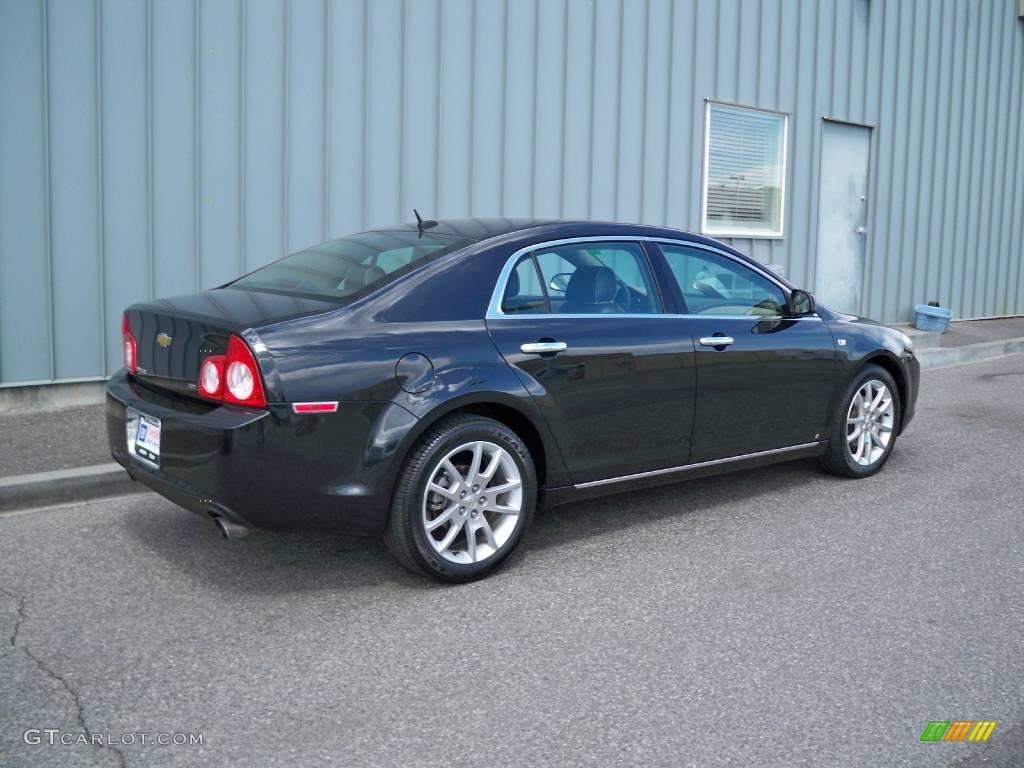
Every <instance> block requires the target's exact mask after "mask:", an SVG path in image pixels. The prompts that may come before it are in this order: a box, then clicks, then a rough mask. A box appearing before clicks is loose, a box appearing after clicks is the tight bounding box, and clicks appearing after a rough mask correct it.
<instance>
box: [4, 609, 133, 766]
mask: <svg viewBox="0 0 1024 768" xmlns="http://www.w3.org/2000/svg"><path fill="white" fill-rule="evenodd" d="M0 592H2V593H3V594H5V595H7V596H8V597H10V598H11V599H13V600H17V602H18V608H17V614H18V620H17V621H16V622H15V624H14V630H13V631H12V632H11V637H10V643H11V647H12V648H19V647H20V648H21V650H22V651H23V652H24V653H25V655H26V656H28V658H29V659H31V660H32V663H34V664H35V665H36V667H38V668H39V670H40V671H41V672H42V673H43V674H44V675H46V676H47V677H49V678H50V679H51V680H54V681H56V682H57V683H59V684H60V686H61V687H62V688H63V689H64V690H65V691H67V694H68V696H70V697H71V701H72V703H73V704H74V705H75V720H76V721H77V723H78V726H79V727H80V728H81V729H82V733H84V734H85V735H86V737H87V738H88V739H89V744H90V745H91V746H96V747H100V748H101V749H107V750H110V751H111V752H113V753H114V754H115V755H116V756H117V762H118V765H119V766H120V768H127V766H128V763H127V761H126V759H125V755H124V752H122V751H121V750H120V749H119V748H118V747H116V746H114V745H113V744H102V743H101V744H95V743H94V742H93V732H92V730H90V728H89V726H88V725H86V723H85V707H84V706H83V704H82V699H81V697H80V696H79V695H78V692H77V691H76V690H75V689H74V688H73V687H72V686H71V683H69V682H68V681H67V679H66V678H65V677H64V676H63V675H61V674H59V673H58V672H57V671H56V670H54V669H52V668H51V667H50V666H49V665H47V664H46V662H44V661H43V660H42V659H40V658H39V657H38V656H36V655H35V654H34V653H33V652H32V651H31V649H30V648H29V647H28V646H27V645H24V644H22V645H21V646H19V645H18V644H17V640H18V632H19V630H20V629H21V625H22V623H23V622H25V621H26V620H27V619H28V614H27V613H26V612H25V602H26V597H25V596H24V595H16V594H14V593H13V592H8V591H7V590H6V589H0Z"/></svg>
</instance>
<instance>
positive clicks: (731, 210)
mask: <svg viewBox="0 0 1024 768" xmlns="http://www.w3.org/2000/svg"><path fill="white" fill-rule="evenodd" d="M704 144H705V146H704V197H703V199H704V209H703V222H702V231H703V232H706V233H707V234H711V235H730V236H733V237H782V212H783V196H784V194H785V178H786V167H785V166H786V116H785V115H782V114H779V113H777V112H766V111H763V110H759V109H750V108H747V107H736V106H732V105H727V104H716V103H714V102H708V103H707V113H706V115H705V136H704Z"/></svg>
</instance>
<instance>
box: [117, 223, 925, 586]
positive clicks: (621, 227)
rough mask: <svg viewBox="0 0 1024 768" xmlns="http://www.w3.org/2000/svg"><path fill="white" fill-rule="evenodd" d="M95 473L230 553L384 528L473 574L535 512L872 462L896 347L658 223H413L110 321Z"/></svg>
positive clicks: (896, 379)
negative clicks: (696, 481) (237, 542)
mask: <svg viewBox="0 0 1024 768" xmlns="http://www.w3.org/2000/svg"><path fill="white" fill-rule="evenodd" d="M123 331H124V355H125V368H124V369H123V370H121V371H119V372H118V373H117V374H116V375H115V376H114V377H113V378H112V379H111V380H110V383H109V385H108V387H107V426H108V434H109V439H110V447H111V451H112V454H113V456H114V458H115V459H116V460H117V461H118V462H120V463H121V464H122V465H123V466H124V467H125V469H127V471H128V473H129V474H130V475H131V476H132V477H133V478H135V479H136V480H139V481H141V482H143V483H145V484H146V485H148V486H149V487H151V488H153V489H154V490H156V491H157V492H158V493H161V494H163V495H164V496H166V497H167V498H169V499H171V500H173V501H175V502H176V503H178V504H180V505H181V506H183V507H185V508H187V509H190V510H192V511H194V512H197V513H199V514H200V515H203V516H205V517H208V518H210V519H212V520H213V521H214V522H215V523H216V524H217V526H218V527H219V528H220V530H221V532H222V533H223V534H224V535H225V536H228V537H232V536H236V535H241V534H243V533H245V532H246V531H247V530H248V529H250V528H254V527H258V528H268V529H297V528H304V529H320V530H345V531H349V532H357V533H362V534H370V535H380V534H383V535H384V537H385V539H386V541H387V542H388V545H389V546H390V548H391V550H392V551H393V552H394V554H395V555H396V556H397V558H398V559H399V560H400V561H401V562H402V563H404V564H405V565H407V566H409V567H410V568H413V569H414V570H417V571H420V572H422V573H425V574H428V575H430V576H434V577H436V578H439V579H443V580H447V581H468V580H471V579H475V578H479V577H481V576H483V575H485V574H487V573H488V572H490V571H491V570H493V569H494V568H495V567H496V566H497V565H498V564H499V563H501V562H502V561H503V560H504V559H505V558H506V557H507V556H508V555H509V553H510V552H511V551H512V550H513V549H514V548H515V546H516V545H517V544H518V542H519V541H520V539H521V538H522V535H523V533H524V531H525V530H526V528H527V526H528V525H529V523H530V519H531V517H532V516H533V513H534V509H535V508H536V506H537V505H538V503H544V504H546V505H548V506H551V505H556V504H559V503H562V502H566V501H570V500H575V499H580V498H584V497H587V496H591V495H598V494H606V493H615V492H618V491H624V490H629V489H633V488H636V487H639V486H647V485H653V484H658V483H665V482H673V481H676V480H682V479H686V478H691V477H697V476H701V475H706V474H710V473H715V472H722V471H726V470H732V469H741V468H744V467H751V466H757V465H762V464H767V463H771V462H778V461H785V460H789V459H796V458H800V457H807V456H818V457H820V459H821V462H822V464H823V466H824V467H825V468H826V469H827V470H829V471H831V472H834V473H837V474H840V475H844V476H847V477H866V476H868V475H871V474H873V473H875V472H877V471H878V470H879V469H881V467H882V466H883V465H884V464H885V462H886V460H887V459H888V457H889V455H890V453H891V452H892V450H893V446H894V445H895V442H896V437H897V435H899V434H900V432H901V431H902V430H903V429H905V428H906V426H907V424H908V423H909V422H910V420H911V418H912V416H913V414H914V403H915V400H916V398H917V390H918V381H919V366H918V363H917V360H916V359H915V357H914V353H913V349H912V344H911V341H910V339H909V338H907V336H906V335H904V334H902V333H900V332H899V331H896V330H893V329H889V328H886V327H884V326H881V325H878V324H876V323H873V322H871V321H868V320H863V319H861V318H857V317H852V316H849V315H843V314H839V313H836V312H833V311H830V310H828V309H827V308H825V307H822V306H816V305H815V301H814V298H813V297H812V296H811V295H810V294H808V293H807V292H805V291H802V290H799V289H797V288H796V287H794V286H793V285H790V284H789V283H788V282H787V281H786V280H784V279H783V278H781V277H780V276H779V275H777V274H774V273H773V272H771V271H769V270H767V269H765V267H764V266H762V265H761V264H760V263H758V262H756V261H755V260H753V259H750V258H748V257H746V256H744V255H743V254H741V253H738V252H737V251H735V250H734V249H732V248H730V247H729V246H727V245H724V244H722V243H719V242H716V241H714V240H710V239H708V238H705V237H701V236H700V235H694V234H690V233H687V232H681V231H677V230H672V229H665V228H660V227H648V226H634V225H628V224H614V223H597V222H564V221H536V220H508V219H500V220H498V219H495V220H480V219H473V220H450V221H444V222H435V221H423V220H421V219H420V218H419V215H418V214H417V223H415V224H409V225H401V226H395V227H392V228H387V229H379V230H374V231H370V232H363V233H361V234H357V235H352V236H350V237H343V238H341V239H338V240H332V241H330V242H326V243H323V244H322V245H318V246H316V247H314V248H310V249H308V250H305V251H301V252H299V253H296V254H293V255H291V256H288V257H286V258H284V259H281V260H280V261H277V262H275V263H273V264H270V265H269V266H266V267H264V268H262V269H259V270H256V271H255V272H252V273H250V274H248V275H246V276H244V277H242V278H240V279H239V280H236V281H234V282H232V283H229V284H227V285H224V286H221V287H219V288H216V289H213V290H209V291H205V292H203V293H198V294H195V295H189V296H181V297H177V298H171V299H162V300H159V301H153V302H149V303H145V304H136V305H133V306H131V307H129V308H128V309H127V311H126V312H125V314H124V325H123Z"/></svg>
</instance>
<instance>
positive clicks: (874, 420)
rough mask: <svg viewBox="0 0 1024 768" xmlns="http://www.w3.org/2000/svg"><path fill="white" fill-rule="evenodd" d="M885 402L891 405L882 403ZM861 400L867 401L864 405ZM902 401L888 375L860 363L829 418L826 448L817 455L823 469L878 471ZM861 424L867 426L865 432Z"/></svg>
mask: <svg viewBox="0 0 1024 768" xmlns="http://www.w3.org/2000/svg"><path fill="white" fill-rule="evenodd" d="M882 387H884V388H885V393H883V391H882V389H881V388H882ZM886 393H887V394H886ZM879 394H881V395H882V399H881V401H879V400H878V395H879ZM886 402H890V403H891V406H890V407H885V403H886ZM865 403H870V404H871V405H870V406H869V407H868V408H865V407H864V404H865ZM876 403H878V404H877V405H876ZM902 405H903V404H902V403H901V402H900V392H899V388H898V387H897V386H896V382H895V381H894V380H893V378H892V375H891V374H890V373H889V372H888V371H887V370H885V369H884V368H882V367H880V366H877V365H866V366H864V368H863V369H861V371H860V372H858V374H857V375H856V377H854V379H853V381H852V382H851V384H850V386H849V387H848V388H847V390H846V392H845V393H844V394H843V398H842V400H841V401H840V405H839V408H838V410H837V411H836V413H835V415H834V416H833V418H832V423H831V425H830V427H829V445H828V452H827V453H825V455H824V456H822V459H821V463H822V466H823V467H824V468H825V470H826V471H828V472H831V473H832V474H834V475H840V476H841V477H854V478H860V477H869V476H871V475H873V474H875V473H876V472H878V471H879V470H880V469H881V468H882V467H883V466H885V463H886V462H887V461H888V460H889V456H890V455H892V449H893V447H894V446H895V445H896V437H897V433H898V432H899V426H900V420H901V419H902V417H903V410H902ZM865 411H866V413H865ZM865 424H867V425H868V426H869V429H868V431H867V434H866V435H865V430H864V425H865ZM886 435H888V439H887V440H885V436H886ZM883 442H884V445H883V444H882V443H883Z"/></svg>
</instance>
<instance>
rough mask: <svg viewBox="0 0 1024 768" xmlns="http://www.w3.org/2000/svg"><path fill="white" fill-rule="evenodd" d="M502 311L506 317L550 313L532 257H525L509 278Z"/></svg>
mask: <svg viewBox="0 0 1024 768" xmlns="http://www.w3.org/2000/svg"><path fill="white" fill-rule="evenodd" d="M501 311H502V312H504V313H505V314H506V315H524V314H537V313H541V312H547V311H548V302H547V296H546V295H545V293H544V289H543V288H542V287H541V284H540V278H539V277H538V276H537V269H536V267H535V266H534V264H533V257H532V256H524V257H523V258H521V259H520V260H519V263H518V264H516V268H515V269H513V270H512V274H510V275H509V276H508V282H507V283H506V284H505V297H504V300H503V301H502V302H501Z"/></svg>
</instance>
